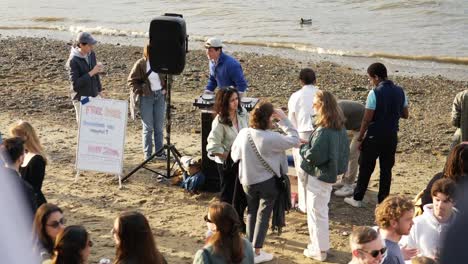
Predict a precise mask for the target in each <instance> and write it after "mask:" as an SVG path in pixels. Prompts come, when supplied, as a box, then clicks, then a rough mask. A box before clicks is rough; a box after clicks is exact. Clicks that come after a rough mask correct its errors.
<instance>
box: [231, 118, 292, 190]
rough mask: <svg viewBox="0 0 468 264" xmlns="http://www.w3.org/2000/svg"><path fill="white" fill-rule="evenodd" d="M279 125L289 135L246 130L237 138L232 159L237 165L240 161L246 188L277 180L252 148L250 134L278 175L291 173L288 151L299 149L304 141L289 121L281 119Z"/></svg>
mask: <svg viewBox="0 0 468 264" xmlns="http://www.w3.org/2000/svg"><path fill="white" fill-rule="evenodd" d="M278 125H279V126H280V128H281V129H282V130H283V131H284V132H285V133H286V135H282V134H280V133H278V132H274V131H271V130H261V129H254V128H244V129H242V130H241V131H240V132H239V134H238V135H237V138H236V140H234V143H233V144H232V147H231V157H232V160H233V161H234V162H237V161H240V163H239V180H240V183H241V184H242V185H252V184H256V183H260V182H264V181H266V180H269V179H271V178H272V177H273V175H272V174H271V173H270V172H269V171H268V170H267V169H266V168H265V167H264V166H263V164H262V162H261V161H260V160H259V159H258V157H257V155H256V154H255V151H254V149H253V148H252V146H251V145H250V142H249V139H248V136H247V135H248V132H249V131H250V134H251V136H252V140H253V141H254V143H255V145H256V147H257V149H258V152H259V153H260V155H261V156H262V157H263V159H264V160H265V161H266V162H267V163H268V164H269V165H270V167H271V169H272V170H273V171H274V172H275V174H276V175H278V176H279V175H281V174H282V172H283V173H287V169H288V161H287V159H286V155H285V153H284V151H285V150H287V149H290V148H292V147H294V146H297V145H298V144H299V142H300V140H299V135H298V133H297V130H296V129H295V128H294V127H293V125H292V124H291V122H290V121H289V120H288V119H284V120H281V121H280V122H278Z"/></svg>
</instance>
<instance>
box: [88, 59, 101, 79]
mask: <svg viewBox="0 0 468 264" xmlns="http://www.w3.org/2000/svg"><path fill="white" fill-rule="evenodd" d="M101 72H104V65H102V63H100V62H98V63H97V64H96V65H95V66H94V68H93V69H92V70H91V71H90V72H89V75H91V76H94V75H96V74H98V73H101Z"/></svg>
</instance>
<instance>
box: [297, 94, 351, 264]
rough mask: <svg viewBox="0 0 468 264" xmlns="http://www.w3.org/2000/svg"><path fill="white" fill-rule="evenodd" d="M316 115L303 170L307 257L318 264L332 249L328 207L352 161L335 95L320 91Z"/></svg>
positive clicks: (304, 148) (303, 153)
mask: <svg viewBox="0 0 468 264" xmlns="http://www.w3.org/2000/svg"><path fill="white" fill-rule="evenodd" d="M313 107H314V110H315V112H316V113H317V114H316V116H315V125H314V127H315V130H314V131H313V132H312V135H311V137H310V139H309V142H308V143H307V144H304V145H302V146H301V149H300V154H301V156H302V158H303V159H304V160H303V161H302V163H301V168H302V169H303V170H304V171H305V172H307V174H308V175H310V176H309V179H308V181H307V195H306V197H307V202H306V206H307V225H308V227H309V237H310V241H309V244H308V245H307V248H306V249H305V250H304V255H305V256H306V257H308V258H313V259H316V260H319V261H324V260H325V259H326V258H327V251H328V250H329V249H330V236H329V230H328V227H329V226H328V203H329V202H330V194H331V191H332V185H333V183H335V182H336V177H337V175H339V174H343V173H344V172H345V171H346V167H347V164H348V157H349V147H348V145H349V144H348V137H347V134H346V128H345V126H344V124H345V118H344V115H343V112H342V111H341V109H340V108H339V107H338V104H337V101H336V99H335V97H334V96H333V94H331V93H330V92H327V91H321V90H319V91H317V93H316V94H315V97H314V101H313Z"/></svg>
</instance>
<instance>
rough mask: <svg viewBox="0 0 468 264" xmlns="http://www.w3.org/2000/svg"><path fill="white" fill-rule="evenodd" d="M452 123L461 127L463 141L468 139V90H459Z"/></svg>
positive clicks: (454, 104) (454, 103) (454, 101)
mask: <svg viewBox="0 0 468 264" xmlns="http://www.w3.org/2000/svg"><path fill="white" fill-rule="evenodd" d="M452 124H453V125H454V126H455V127H458V128H460V131H461V141H468V90H465V91H462V92H459V93H458V94H457V95H456V96H455V99H454V100H453V105H452Z"/></svg>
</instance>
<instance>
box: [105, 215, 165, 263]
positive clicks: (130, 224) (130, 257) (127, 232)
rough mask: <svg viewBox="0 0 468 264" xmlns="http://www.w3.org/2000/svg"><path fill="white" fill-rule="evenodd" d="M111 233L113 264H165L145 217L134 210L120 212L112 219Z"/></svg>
mask: <svg viewBox="0 0 468 264" xmlns="http://www.w3.org/2000/svg"><path fill="white" fill-rule="evenodd" d="M112 235H113V237H114V241H115V245H116V256H115V260H114V264H136V263H138V264H139V263H152V264H166V263H167V262H166V260H165V259H164V257H163V255H162V254H161V252H159V250H158V248H157V247H156V242H155V241H154V237H153V232H152V231H151V227H150V225H149V223H148V220H147V219H146V217H145V216H144V215H143V214H141V213H139V212H136V211H127V212H123V213H121V214H120V215H119V216H118V217H117V218H116V219H115V221H114V227H113V228H112Z"/></svg>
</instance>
